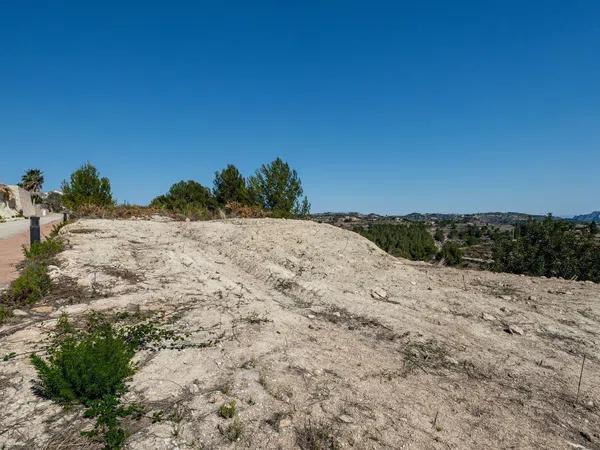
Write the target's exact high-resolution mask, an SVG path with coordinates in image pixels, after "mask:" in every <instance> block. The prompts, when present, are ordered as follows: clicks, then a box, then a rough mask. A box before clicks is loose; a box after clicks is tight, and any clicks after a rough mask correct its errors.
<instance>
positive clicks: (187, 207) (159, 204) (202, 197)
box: [150, 180, 217, 219]
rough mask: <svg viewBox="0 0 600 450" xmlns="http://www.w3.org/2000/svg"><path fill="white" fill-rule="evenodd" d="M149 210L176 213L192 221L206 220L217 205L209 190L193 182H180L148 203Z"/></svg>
mask: <svg viewBox="0 0 600 450" xmlns="http://www.w3.org/2000/svg"><path fill="white" fill-rule="evenodd" d="M150 207H151V208H158V209H165V210H167V211H172V212H177V213H180V214H183V215H185V216H187V217H190V218H193V219H203V218H207V217H208V215H209V211H210V210H214V209H216V207H217V203H216V201H215V199H214V197H213V195H212V193H211V192H210V190H209V189H207V188H205V187H204V186H202V185H201V184H200V183H197V182H196V181H193V180H188V181H180V182H178V183H175V184H174V185H172V186H171V187H170V188H169V192H167V193H166V194H164V195H159V196H158V197H156V198H155V199H154V200H152V202H151V203H150Z"/></svg>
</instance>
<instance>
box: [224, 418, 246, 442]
mask: <svg viewBox="0 0 600 450" xmlns="http://www.w3.org/2000/svg"><path fill="white" fill-rule="evenodd" d="M242 433H243V428H242V423H241V422H240V419H239V417H236V418H235V419H234V420H233V422H231V423H230V424H229V425H228V426H227V428H225V431H224V433H223V434H224V435H225V437H226V438H227V439H229V440H230V441H231V442H235V441H238V440H239V439H240V438H241V437H242Z"/></svg>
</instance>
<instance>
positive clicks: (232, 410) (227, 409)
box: [219, 400, 237, 419]
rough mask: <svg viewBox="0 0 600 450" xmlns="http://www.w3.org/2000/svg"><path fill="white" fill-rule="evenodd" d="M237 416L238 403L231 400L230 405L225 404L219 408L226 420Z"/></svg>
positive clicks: (220, 413)
mask: <svg viewBox="0 0 600 450" xmlns="http://www.w3.org/2000/svg"><path fill="white" fill-rule="evenodd" d="M236 414H237V403H236V401H235V400H231V401H230V402H229V403H223V404H222V405H221V407H220V408H219V415H220V416H221V417H222V418H224V419H231V418H233V417H235V415H236Z"/></svg>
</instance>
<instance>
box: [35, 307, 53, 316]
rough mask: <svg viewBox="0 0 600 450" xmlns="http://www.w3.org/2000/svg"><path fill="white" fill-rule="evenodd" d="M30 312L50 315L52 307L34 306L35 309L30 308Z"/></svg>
mask: <svg viewBox="0 0 600 450" xmlns="http://www.w3.org/2000/svg"><path fill="white" fill-rule="evenodd" d="M31 310H32V311H33V312H36V313H39V314H50V313H52V312H54V308H53V307H52V306H36V307H35V308H31Z"/></svg>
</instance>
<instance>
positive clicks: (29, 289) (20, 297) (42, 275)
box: [2, 263, 51, 305]
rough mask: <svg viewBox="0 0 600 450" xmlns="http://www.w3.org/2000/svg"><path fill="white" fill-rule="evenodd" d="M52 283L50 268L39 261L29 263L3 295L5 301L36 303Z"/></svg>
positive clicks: (19, 303) (20, 303)
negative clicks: (49, 274) (49, 273)
mask: <svg viewBox="0 0 600 450" xmlns="http://www.w3.org/2000/svg"><path fill="white" fill-rule="evenodd" d="M50 285H51V280H50V277H49V276H48V269H47V268H46V266H45V265H43V264H39V263H31V264H28V265H27V266H26V267H25V268H24V269H23V271H22V272H21V274H20V275H19V277H18V278H17V279H16V280H14V281H13V282H12V283H11V284H10V286H9V287H8V289H7V290H6V292H4V294H3V296H2V302H3V303H12V304H18V305H22V304H27V303H35V302H37V301H38V300H40V299H41V298H42V297H43V296H44V295H46V293H48V291H49V289H50Z"/></svg>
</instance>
